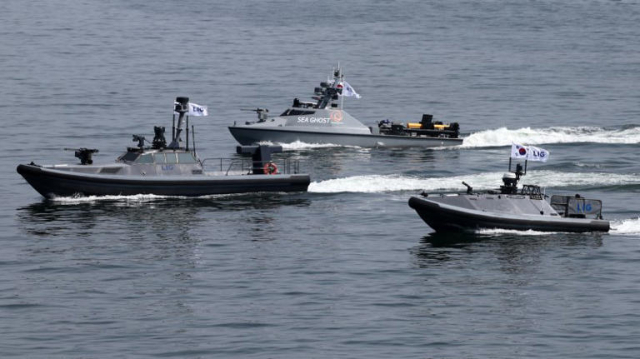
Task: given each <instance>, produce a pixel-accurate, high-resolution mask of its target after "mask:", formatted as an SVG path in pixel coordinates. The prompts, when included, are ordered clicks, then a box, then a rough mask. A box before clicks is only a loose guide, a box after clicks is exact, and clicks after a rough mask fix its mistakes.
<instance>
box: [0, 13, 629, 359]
mask: <svg viewBox="0 0 640 359" xmlns="http://www.w3.org/2000/svg"><path fill="white" fill-rule="evenodd" d="M638 39H640V1H637V0H622V1H609V0H569V1H560V0H535V1H533V0H532V1H519V0H518V1H516V0H506V1H493V0H485V1H466V0H464V1H463V0H451V1H419V0H398V1H364V0H354V1H325V2H317V1H306V0H303V1H210V0H206V1H205V0H189V1H171V0H158V1H142V0H126V1H125V0H111V1H91V0H68V1H55V0H53V1H45V0H33V1H23V0H3V1H1V2H0V44H1V45H2V46H1V48H0V54H1V56H0V59H1V62H0V63H1V64H2V71H0V83H1V84H2V85H1V86H0V98H1V99H2V100H1V101H0V110H1V112H2V119H3V120H2V122H1V126H0V151H2V156H0V168H1V170H0V194H1V199H2V203H1V204H0V228H1V233H0V357H2V358H11V357H16V358H638V357H640V260H639V259H640V219H639V216H640V200H639V195H640V164H639V161H638V153H639V152H640V41H638ZM338 63H339V64H340V65H341V66H342V67H343V68H344V70H345V73H346V76H347V80H348V81H349V83H350V84H351V85H352V86H353V87H354V88H355V89H356V91H358V92H359V93H360V94H361V95H362V98H361V99H359V100H356V99H353V98H348V99H346V100H345V105H344V106H345V107H344V108H345V110H347V111H349V113H350V114H351V115H353V116H355V117H356V118H359V119H360V120H362V121H363V122H365V123H366V124H373V123H374V122H375V121H378V120H383V119H386V118H389V119H392V120H398V121H400V120H402V121H409V120H411V121H418V120H419V119H420V118H421V116H422V114H423V113H431V114H433V115H434V119H435V120H440V121H445V122H459V123H460V126H461V130H462V132H463V137H464V138H465V139H464V142H463V145H462V146H461V147H459V148H440V149H431V150H425V149H387V148H375V149H369V148H359V147H339V146H326V145H317V144H312V143H295V144H287V145H285V150H286V151H285V152H284V153H283V154H280V155H278V158H292V159H298V160H300V161H301V162H302V165H303V170H304V171H305V172H308V173H310V174H311V176H312V184H311V186H310V187H309V192H308V193H294V194H247V195H233V196H211V197H204V198H196V199H190V198H170V197H157V196H132V197H107V198H96V197H88V198H58V199H56V200H52V201H46V200H44V199H43V198H42V197H41V196H40V195H39V194H38V193H37V192H35V191H34V190H33V189H32V188H31V187H30V186H29V185H28V184H27V183H26V182H25V181H24V180H23V179H22V178H21V177H20V176H19V175H18V174H17V173H16V171H15V169H16V166H17V165H18V164H19V163H29V162H31V161H34V162H36V163H44V164H49V163H64V162H75V161H76V159H75V158H73V152H68V151H64V150H63V149H64V148H65V147H94V148H98V149H99V150H100V153H99V154H97V155H96V157H95V161H96V162H97V163H108V162H112V161H113V159H114V158H115V157H117V156H118V155H119V154H120V153H121V152H122V151H123V150H124V149H125V147H126V146H132V145H134V143H133V142H132V141H131V135H132V134H142V135H146V136H147V138H151V137H152V136H153V126H154V125H163V126H171V125H170V124H171V109H172V105H173V100H174V98H175V97H176V96H188V97H190V98H191V100H192V101H193V102H195V103H198V104H201V105H207V106H208V107H209V112H210V116H209V117H204V118H196V119H194V120H192V124H195V128H196V141H197V146H198V151H199V153H200V154H201V155H202V156H204V157H233V156H236V155H235V154H234V153H235V146H236V143H235V141H234V140H233V138H232V137H231V135H230V134H229V132H228V130H227V126H228V125H230V124H232V123H233V121H247V120H253V118H254V114H252V113H250V112H243V111H240V109H241V108H252V107H253V108H255V107H267V108H269V109H271V111H272V112H273V113H278V112H279V111H282V110H284V109H285V108H286V107H287V106H289V105H290V103H291V101H292V100H293V98H294V97H300V98H302V99H307V98H309V97H310V96H311V95H312V93H311V92H312V90H313V87H315V86H318V84H319V82H320V81H324V80H326V77H327V75H329V73H330V71H331V69H332V68H333V67H334V66H336V65H337V64H338ZM514 141H515V142H522V143H525V144H530V145H536V146H539V147H543V148H545V149H547V150H549V151H550V153H551V157H550V160H549V161H548V162H546V163H530V164H529V173H528V174H527V176H526V177H525V178H524V182H525V183H535V184H539V185H541V186H544V187H546V191H547V193H561V194H574V193H580V194H582V195H583V196H586V197H590V198H600V199H602V200H603V203H604V216H605V218H607V219H610V220H611V221H612V230H611V232H610V233H607V234H567V233H550V234H545V233H537V232H518V231H500V230H488V231H481V232H478V233H475V234H472V235H461V236H441V235H436V234H434V233H433V231H432V230H431V229H430V228H429V227H428V226H427V225H426V224H425V223H424V222H423V221H422V220H421V219H420V218H419V217H418V216H417V214H416V213H415V212H414V211H413V210H411V209H410V208H409V207H408V205H407V201H408V199H409V198H410V196H412V195H415V194H418V193H420V192H421V191H423V190H427V191H429V192H439V191H445V192H455V191H462V190H464V187H463V185H462V184H461V181H466V182H468V183H469V184H471V185H472V186H474V188H476V189H489V188H494V187H496V186H498V185H499V184H500V178H501V176H502V174H503V173H504V172H505V171H506V170H507V164H508V156H509V150H510V145H511V143H512V142H514Z"/></svg>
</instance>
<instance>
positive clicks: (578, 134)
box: [461, 126, 640, 148]
mask: <svg viewBox="0 0 640 359" xmlns="http://www.w3.org/2000/svg"><path fill="white" fill-rule="evenodd" d="M513 142H516V143H526V144H528V145H539V144H550V143H582V142H589V143H606V144H638V143H640V126H633V127H625V128H621V129H606V128H602V127H549V128H531V127H524V128H520V129H516V130H511V129H508V128H506V127H501V128H498V129H495V130H485V131H480V132H475V133H472V134H471V135H469V136H468V137H465V138H464V141H463V142H462V146H461V148H476V147H497V146H510V145H511V143H513Z"/></svg>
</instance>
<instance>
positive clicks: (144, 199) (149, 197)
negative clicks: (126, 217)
mask: <svg viewBox="0 0 640 359" xmlns="http://www.w3.org/2000/svg"><path fill="white" fill-rule="evenodd" d="M241 195H243V194H242V193H233V194H212V195H205V196H197V197H187V196H159V195H155V194H136V195H131V196H72V197H54V198H52V199H51V201H53V202H56V203H59V204H69V205H73V204H79V203H93V202H117V203H120V204H124V205H135V204H141V203H151V202H158V201H164V200H167V199H171V198H173V199H193V198H197V199H216V198H226V197H234V196H241Z"/></svg>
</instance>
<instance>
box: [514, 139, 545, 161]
mask: <svg viewBox="0 0 640 359" xmlns="http://www.w3.org/2000/svg"><path fill="white" fill-rule="evenodd" d="M511 158H516V159H525V160H528V161H540V162H547V160H548V159H549V151H547V150H545V149H544V148H538V147H534V146H523V145H520V144H517V143H514V144H512V145H511Z"/></svg>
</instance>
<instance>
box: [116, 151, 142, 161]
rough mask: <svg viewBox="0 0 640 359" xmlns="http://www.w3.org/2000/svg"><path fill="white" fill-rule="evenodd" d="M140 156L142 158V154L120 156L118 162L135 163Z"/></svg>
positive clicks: (130, 153)
mask: <svg viewBox="0 0 640 359" xmlns="http://www.w3.org/2000/svg"><path fill="white" fill-rule="evenodd" d="M138 156H140V154H139V153H137V152H127V153H125V154H124V155H122V156H120V158H118V160H120V161H122V162H133V161H135V160H136V159H137V158H138Z"/></svg>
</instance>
